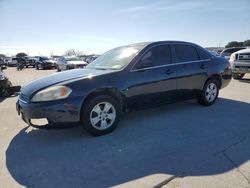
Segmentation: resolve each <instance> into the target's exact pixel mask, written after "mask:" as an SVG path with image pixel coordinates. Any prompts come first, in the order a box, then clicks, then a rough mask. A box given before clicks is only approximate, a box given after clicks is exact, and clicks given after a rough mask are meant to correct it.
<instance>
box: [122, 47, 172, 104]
mask: <svg viewBox="0 0 250 188" xmlns="http://www.w3.org/2000/svg"><path fill="white" fill-rule="evenodd" d="M175 77H176V68H175V65H174V64H173V61H172V50H171V46H170V45H157V46H154V47H151V48H149V49H148V50H146V51H145V53H144V54H143V55H142V56H141V58H140V59H139V60H138V61H137V63H136V64H135V65H134V67H133V68H132V69H131V70H130V72H129V75H128V79H129V84H130V85H129V87H128V88H127V91H126V97H127V102H128V107H132V108H137V107H141V106H147V105H152V104H156V103H160V102H163V101H164V102H165V101H167V100H170V98H171V96H172V95H173V92H174V91H175V90H176V79H175Z"/></svg>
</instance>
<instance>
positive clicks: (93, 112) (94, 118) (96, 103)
mask: <svg viewBox="0 0 250 188" xmlns="http://www.w3.org/2000/svg"><path fill="white" fill-rule="evenodd" d="M120 115H121V107H120V105H119V102H118V101H117V100H115V99H114V98H112V97H110V96H105V95H104V96H98V97H95V98H93V99H91V100H90V101H89V102H88V103H87V104H86V105H84V106H83V109H82V114H81V122H82V124H83V126H84V128H85V129H86V131H87V132H89V133H90V134H92V135H94V136H101V135H104V134H107V133H110V132H112V131H113V130H114V129H115V128H116V127H117V125H118V122H119V119H120Z"/></svg>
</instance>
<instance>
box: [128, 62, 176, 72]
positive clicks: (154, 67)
mask: <svg viewBox="0 0 250 188" xmlns="http://www.w3.org/2000/svg"><path fill="white" fill-rule="evenodd" d="M173 65H175V64H174V63H172V64H168V65H158V66H153V67H146V68H141V69H134V70H130V72H137V71H142V70H149V69H157V68H161V67H169V66H173Z"/></svg>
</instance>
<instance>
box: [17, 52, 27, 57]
mask: <svg viewBox="0 0 250 188" xmlns="http://www.w3.org/2000/svg"><path fill="white" fill-rule="evenodd" d="M25 56H27V54H26V53H23V52H20V53H18V54H16V57H25Z"/></svg>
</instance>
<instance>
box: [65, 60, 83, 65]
mask: <svg viewBox="0 0 250 188" xmlns="http://www.w3.org/2000/svg"><path fill="white" fill-rule="evenodd" d="M67 63H68V64H70V65H79V64H82V65H86V64H87V63H86V62H85V61H67Z"/></svg>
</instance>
